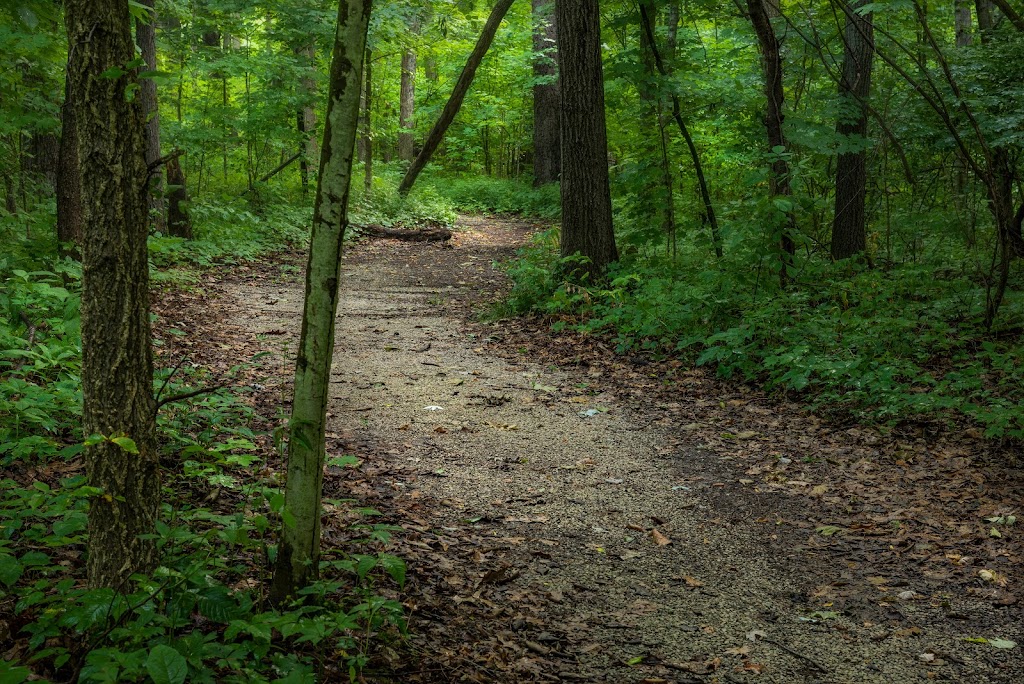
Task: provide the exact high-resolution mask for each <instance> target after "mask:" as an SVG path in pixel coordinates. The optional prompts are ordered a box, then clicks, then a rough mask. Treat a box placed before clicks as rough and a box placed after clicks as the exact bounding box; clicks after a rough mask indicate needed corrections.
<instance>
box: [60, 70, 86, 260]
mask: <svg viewBox="0 0 1024 684" xmlns="http://www.w3.org/2000/svg"><path fill="white" fill-rule="evenodd" d="M60 118H61V134H60V152H59V155H60V164H59V165H58V171H57V187H56V192H57V241H58V242H59V243H60V244H61V245H66V244H69V243H74V244H75V245H78V246H79V247H81V244H82V176H81V170H80V169H79V167H78V123H77V117H76V115H75V107H74V101H73V98H72V97H71V72H70V71H67V73H66V75H65V78H64V103H63V104H62V105H61V108H60ZM61 249H63V247H61Z"/></svg>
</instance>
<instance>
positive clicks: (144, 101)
mask: <svg viewBox="0 0 1024 684" xmlns="http://www.w3.org/2000/svg"><path fill="white" fill-rule="evenodd" d="M141 2H142V4H143V5H145V6H146V7H149V8H150V9H151V10H153V8H154V7H155V3H156V0H141ZM156 22H157V15H156V11H155V10H154V11H151V12H150V13H149V16H148V17H147V18H146V20H145V21H143V20H141V19H138V20H136V22H135V40H136V41H137V42H138V44H139V49H140V50H141V51H142V58H143V59H144V60H146V70H147V71H156ZM139 85H140V88H139V103H140V104H141V105H142V115H143V116H144V117H145V118H146V163H147V164H152V163H153V162H155V161H156V160H157V159H159V158H160V107H159V105H158V101H157V94H156V81H154V80H153V79H152V78H146V79H143V80H142V81H141V82H140V84H139ZM149 187H150V194H149V216H150V219H151V220H152V221H153V228H154V230H156V231H157V232H160V233H164V232H166V230H167V226H166V218H165V217H164V197H163V195H164V172H163V169H162V168H156V169H154V170H153V176H152V179H151V181H150V186H149Z"/></svg>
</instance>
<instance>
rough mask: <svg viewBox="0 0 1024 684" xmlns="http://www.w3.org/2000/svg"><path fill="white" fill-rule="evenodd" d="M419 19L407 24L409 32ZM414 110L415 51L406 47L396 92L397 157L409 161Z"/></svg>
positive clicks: (412, 148)
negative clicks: (397, 92)
mask: <svg viewBox="0 0 1024 684" xmlns="http://www.w3.org/2000/svg"><path fill="white" fill-rule="evenodd" d="M419 31H420V23H419V20H414V21H413V22H412V25H410V26H409V32H410V33H411V34H412V35H414V36H415V35H417V34H418V33H419ZM415 112H416V51H415V50H413V49H411V48H410V49H408V50H406V51H405V52H403V53H402V78H401V84H400V86H399V94H398V158H399V159H401V160H402V161H406V162H411V161H412V160H413V159H414V158H415V156H416V141H415V135H414V133H415V130H416V124H415V122H414V116H415Z"/></svg>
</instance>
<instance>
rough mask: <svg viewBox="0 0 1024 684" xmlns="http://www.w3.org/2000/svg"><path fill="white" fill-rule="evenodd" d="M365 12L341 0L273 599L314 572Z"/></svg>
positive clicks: (361, 2)
mask: <svg viewBox="0 0 1024 684" xmlns="http://www.w3.org/2000/svg"><path fill="white" fill-rule="evenodd" d="M369 19H370V0H340V1H339V3H338V25H337V29H336V32H335V38H334V52H333V55H332V59H331V77H330V78H331V80H330V87H329V98H328V101H327V120H326V121H325V122H324V143H323V149H322V151H321V154H320V174H319V178H318V181H317V191H316V200H315V203H314V208H313V230H312V235H311V238H310V247H309V260H308V262H307V265H306V296H305V303H304V307H303V313H302V333H301V337H300V341H299V348H298V358H297V359H296V364H295V393H294V399H293V403H292V417H291V422H290V423H289V431H290V432H289V439H288V480H287V483H286V486H285V511H286V512H287V513H288V514H289V515H288V516H286V517H288V518H290V519H291V520H293V521H294V524H286V525H284V526H283V528H282V531H281V539H280V543H279V545H278V551H277V561H276V566H275V570H274V579H273V584H272V586H271V598H272V600H274V601H275V602H277V603H281V602H283V601H285V600H286V599H287V598H289V597H291V596H294V595H295V593H296V592H297V591H298V590H299V589H301V588H302V587H305V586H307V585H308V584H309V582H310V581H312V580H313V579H314V578H316V577H317V574H318V563H319V558H320V515H321V512H322V511H321V489H322V485H323V472H324V456H325V445H324V441H325V428H326V421H327V400H328V393H329V389H330V378H331V361H332V359H333V356H334V319H335V316H336V315H337V309H338V285H339V281H340V278H341V250H342V244H343V242H344V237H345V229H346V227H347V225H348V198H349V190H350V187H351V180H352V156H353V152H354V150H355V141H356V132H357V130H358V128H359V96H360V85H361V78H360V77H361V73H362V69H363V57H364V55H365V48H366V30H367V26H368V23H369Z"/></svg>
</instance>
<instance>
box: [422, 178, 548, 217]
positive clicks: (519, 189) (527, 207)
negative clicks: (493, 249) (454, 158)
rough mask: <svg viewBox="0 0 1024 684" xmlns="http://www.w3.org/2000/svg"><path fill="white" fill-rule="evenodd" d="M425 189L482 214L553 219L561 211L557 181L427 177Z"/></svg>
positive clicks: (464, 209)
mask: <svg viewBox="0 0 1024 684" xmlns="http://www.w3.org/2000/svg"><path fill="white" fill-rule="evenodd" d="M422 182H423V184H424V186H425V189H424V192H430V193H436V194H437V195H438V196H440V197H443V198H445V199H446V200H447V201H448V202H450V203H451V204H452V205H453V206H455V207H457V208H458V209H459V211H464V212H468V213H482V214H517V215H520V216H523V217H527V218H536V219H545V220H554V219H557V218H558V216H559V215H560V214H561V198H560V196H559V190H558V184H557V183H552V184H549V185H545V186H542V187H539V188H535V187H533V186H532V185H530V183H529V182H526V181H524V180H513V179H502V178H490V177H487V176H479V175H476V176H468V175H467V176H442V175H437V176H429V177H426V178H424V180H423V181H422Z"/></svg>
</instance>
